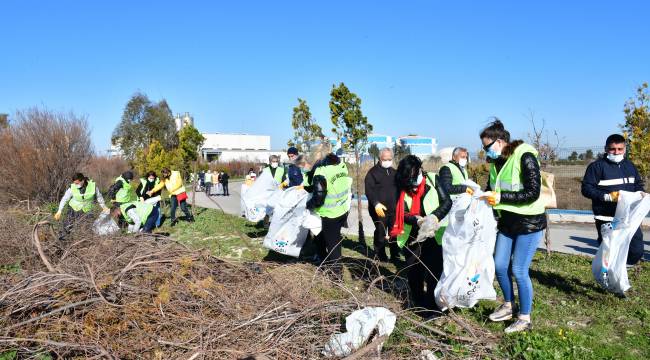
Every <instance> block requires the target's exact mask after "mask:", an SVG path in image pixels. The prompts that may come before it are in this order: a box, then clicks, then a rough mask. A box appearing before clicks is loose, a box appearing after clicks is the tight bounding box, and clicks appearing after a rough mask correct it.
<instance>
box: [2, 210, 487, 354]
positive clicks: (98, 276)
mask: <svg viewBox="0 0 650 360" xmlns="http://www.w3.org/2000/svg"><path fill="white" fill-rule="evenodd" d="M0 218H2V216H0ZM0 230H4V229H0ZM91 234H92V232H87V231H77V232H76V233H73V236H71V238H70V239H69V240H67V241H65V242H61V241H59V240H57V236H56V234H55V233H54V231H52V228H51V226H50V225H49V224H48V223H47V222H40V223H38V224H36V225H35V226H34V227H33V233H32V234H31V235H29V236H30V237H31V239H29V242H28V244H29V245H30V246H32V249H33V250H32V254H31V256H32V257H33V258H34V259H39V260H40V262H41V265H40V269H37V268H32V269H30V270H24V271H22V272H20V273H19V274H14V275H12V276H6V275H3V276H0V293H2V295H0V313H1V315H0V329H2V330H0V354H1V353H2V352H3V351H5V350H10V349H13V350H18V351H19V355H21V356H27V355H30V354H32V355H33V354H37V353H43V352H45V353H50V354H53V355H55V356H57V357H64V358H75V357H76V358H89V357H98V358H156V359H163V358H164V359H167V358H182V359H197V358H214V359H266V358H272V359H298V358H309V359H313V358H320V357H322V353H321V352H322V350H323V346H324V344H325V343H326V342H327V341H328V339H329V337H330V336H331V335H332V334H334V333H338V332H341V331H344V328H343V327H342V325H343V324H344V323H345V317H346V316H347V315H349V314H350V313H351V312H352V311H354V310H357V309H360V308H362V307H364V306H387V305H386V304H387V302H385V301H382V300H380V298H379V297H376V296H374V295H373V293H374V291H371V290H377V287H378V286H379V285H380V284H379V283H380V281H371V282H370V283H369V284H368V288H365V289H349V288H347V287H346V286H345V285H343V284H340V283H336V282H332V281H330V280H329V279H328V277H327V276H323V275H322V274H321V273H319V272H315V271H314V269H315V268H314V267H313V266H311V265H308V264H290V265H281V264H280V265H278V264H271V263H243V262H229V261H224V260H221V259H218V258H215V257H213V256H211V255H210V254H208V253H206V252H201V251H197V250H192V249H188V248H186V247H185V246H183V245H181V244H179V243H177V242H175V241H174V240H172V239H170V238H167V237H164V236H156V235H141V236H114V237H97V236H93V235H91ZM25 240H26V239H23V241H25ZM376 280H377V279H376ZM382 286H383V285H382ZM378 292H379V293H381V294H385V293H384V292H381V291H378ZM393 304H395V302H393ZM388 306H389V307H391V308H392V310H393V311H395V312H397V313H398V318H401V319H405V320H404V321H406V323H408V324H409V325H408V328H409V329H408V330H404V331H401V336H400V338H401V339H402V340H400V342H396V343H394V344H392V345H390V346H389V347H388V349H386V350H385V351H384V352H383V353H382V354H381V357H382V358H385V359H413V358H417V357H418V356H419V354H420V351H421V350H424V349H433V350H438V351H445V352H446V351H448V350H450V349H451V346H452V345H450V344H452V343H454V342H456V343H465V344H466V345H467V348H468V349H470V351H469V353H472V354H475V355H476V354H485V351H488V350H486V349H489V347H488V346H486V341H485V339H487V338H489V336H488V335H486V333H485V332H482V331H480V330H477V329H472V328H469V334H470V335H468V336H467V337H464V336H456V335H450V334H447V333H445V332H444V331H441V330H439V329H440V327H439V326H437V325H435V324H432V323H429V324H425V323H421V322H419V321H417V320H408V319H414V317H412V316H410V314H409V313H408V311H400V310H399V304H398V305H388ZM445 321H449V322H453V321H454V320H453V318H451V317H450V318H449V319H448V320H445ZM462 323H463V322H462V321H461V322H460V324H462ZM417 329H419V330H418V331H412V330H417ZM398 331H399V330H398ZM465 333H468V332H465ZM423 334H424V335H423ZM404 339H406V340H404ZM376 342H377V340H375V341H374V342H372V343H370V344H369V345H367V346H366V347H365V348H363V349H361V350H359V351H357V352H356V353H354V354H352V355H351V356H350V358H355V359H358V358H363V356H372V357H373V358H376V356H378V355H377V352H376V346H375V345H376ZM389 343H390V339H389ZM389 343H387V344H389Z"/></svg>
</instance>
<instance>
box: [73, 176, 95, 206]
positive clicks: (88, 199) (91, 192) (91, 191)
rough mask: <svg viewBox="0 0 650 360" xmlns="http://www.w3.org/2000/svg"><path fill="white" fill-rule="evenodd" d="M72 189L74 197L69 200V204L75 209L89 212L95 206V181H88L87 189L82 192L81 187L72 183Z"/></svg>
mask: <svg viewBox="0 0 650 360" xmlns="http://www.w3.org/2000/svg"><path fill="white" fill-rule="evenodd" d="M70 190H71V191H72V199H70V202H68V205H70V207H71V208H72V210H74V211H79V210H82V211H83V212H85V213H87V212H89V211H90V210H92V208H93V200H95V191H96V190H95V182H94V181H92V180H87V181H86V191H85V192H84V193H83V194H82V193H81V191H79V188H77V187H76V186H74V184H72V185H70Z"/></svg>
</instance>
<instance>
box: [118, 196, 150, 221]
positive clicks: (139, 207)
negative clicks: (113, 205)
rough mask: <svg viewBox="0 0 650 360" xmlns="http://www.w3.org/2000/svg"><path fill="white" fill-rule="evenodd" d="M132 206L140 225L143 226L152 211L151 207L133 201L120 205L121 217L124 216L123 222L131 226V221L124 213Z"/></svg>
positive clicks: (144, 203) (141, 202)
mask: <svg viewBox="0 0 650 360" xmlns="http://www.w3.org/2000/svg"><path fill="white" fill-rule="evenodd" d="M132 206H135V212H136V214H138V217H139V218H140V222H141V225H144V223H145V222H147V218H148V217H149V215H150V214H151V212H152V211H153V205H151V204H147V203H146V202H143V201H133V202H128V203H125V204H120V210H121V211H122V216H124V220H126V222H128V223H129V224H133V219H131V218H130V217H129V215H128V214H127V213H126V211H127V209H128V208H130V207H132Z"/></svg>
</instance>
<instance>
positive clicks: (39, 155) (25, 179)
mask: <svg viewBox="0 0 650 360" xmlns="http://www.w3.org/2000/svg"><path fill="white" fill-rule="evenodd" d="M14 119H15V121H13V122H12V123H11V124H10V125H9V126H8V127H6V128H4V129H1V130H0V158H1V159H2V162H1V164H0V192H2V194H3V196H2V197H1V198H0V199H2V200H0V201H4V202H11V201H20V200H26V199H29V200H30V201H35V202H53V201H58V199H59V198H60V197H61V196H62V195H63V192H65V190H66V188H67V187H68V186H70V181H71V178H72V175H74V173H76V172H79V171H81V169H83V167H84V166H86V165H87V164H88V161H89V160H90V158H91V157H92V152H93V151H92V145H91V140H90V130H89V127H88V122H87V121H86V117H85V116H78V115H76V114H74V113H73V112H55V111H51V110H48V109H41V108H38V107H33V108H29V109H27V110H23V111H17V112H16V115H15V117H14Z"/></svg>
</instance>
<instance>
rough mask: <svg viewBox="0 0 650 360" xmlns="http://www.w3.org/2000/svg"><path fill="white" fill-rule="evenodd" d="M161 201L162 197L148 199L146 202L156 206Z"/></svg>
mask: <svg viewBox="0 0 650 360" xmlns="http://www.w3.org/2000/svg"><path fill="white" fill-rule="evenodd" d="M159 201H160V195H158V196H154V197H151V198H148V199H147V200H145V201H144V202H145V203H147V204H151V205H156V204H157V203H158V202H159Z"/></svg>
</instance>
